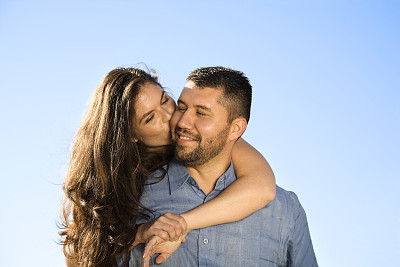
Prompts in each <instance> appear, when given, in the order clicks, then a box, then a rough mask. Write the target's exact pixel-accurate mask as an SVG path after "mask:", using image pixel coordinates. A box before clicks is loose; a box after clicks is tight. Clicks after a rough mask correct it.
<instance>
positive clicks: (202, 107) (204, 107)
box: [178, 99, 211, 112]
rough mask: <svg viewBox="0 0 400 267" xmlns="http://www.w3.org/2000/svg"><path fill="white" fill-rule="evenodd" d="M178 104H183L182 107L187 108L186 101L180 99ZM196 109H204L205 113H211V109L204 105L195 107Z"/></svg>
mask: <svg viewBox="0 0 400 267" xmlns="http://www.w3.org/2000/svg"><path fill="white" fill-rule="evenodd" d="M178 104H182V105H185V106H186V103H185V102H184V101H182V100H180V99H178ZM194 107H195V108H201V109H204V110H205V111H209V112H211V108H209V107H207V106H204V105H195V106H194Z"/></svg>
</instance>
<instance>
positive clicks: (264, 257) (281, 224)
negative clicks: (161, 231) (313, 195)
mask: <svg viewBox="0 0 400 267" xmlns="http://www.w3.org/2000/svg"><path fill="white" fill-rule="evenodd" d="M235 180H236V176H235V172H234V170H233V166H232V164H231V166H230V167H229V169H228V170H227V171H226V172H225V173H224V174H223V175H222V176H221V177H220V178H219V179H218V181H217V183H216V186H215V188H214V190H213V191H212V192H211V193H210V194H209V195H206V194H204V192H203V191H202V190H201V189H200V188H199V186H198V184H197V182H196V180H195V179H194V178H193V177H191V176H190V174H189V172H188V171H187V169H186V167H185V166H184V165H183V164H182V163H181V162H180V161H178V160H173V161H172V162H171V163H170V164H169V168H168V173H167V175H166V177H164V179H162V180H161V181H160V182H159V183H155V184H151V185H148V186H146V188H145V192H144V194H143V196H142V199H141V200H142V203H143V204H144V205H145V206H146V207H148V208H149V209H151V210H153V211H154V213H153V214H150V216H151V218H150V219H149V220H148V221H151V220H154V219H156V218H158V217H159V216H161V215H162V214H164V213H166V212H171V213H175V214H181V213H184V212H186V211H189V210H191V209H193V208H195V207H197V206H199V205H201V204H203V203H205V202H207V201H210V200H211V199H213V198H215V197H216V196H218V194H219V193H221V192H222V191H223V190H224V189H225V188H226V187H227V186H229V185H230V184H231V183H233V182H234V181H235ZM145 222H147V221H145V220H140V221H139V222H138V223H145ZM186 240H187V241H186V242H185V243H182V244H181V246H180V247H179V249H178V250H177V251H176V252H175V253H174V254H172V256H171V257H170V258H169V259H168V260H167V261H166V262H165V263H164V264H163V265H161V266H230V267H232V266H304V267H313V266H318V265H317V261H316V258H315V255H314V250H313V246H312V243H311V237H310V233H309V230H308V224H307V219H306V214H305V212H304V210H303V208H302V206H301V205H300V202H299V200H298V198H297V196H296V195H295V194H294V193H293V192H288V191H285V190H283V189H282V188H280V187H277V188H276V198H275V200H273V201H272V202H271V203H269V204H268V205H267V206H265V207H264V208H262V209H261V210H259V211H257V212H255V213H253V214H252V215H250V216H248V217H246V218H244V219H242V220H240V221H237V222H233V223H229V224H222V225H216V226H212V227H207V228H203V229H198V230H193V231H191V232H189V233H188V235H187V236H186ZM143 249H144V245H143V244H141V245H138V246H136V247H135V248H134V249H133V250H131V252H130V259H129V266H140V265H141V259H142V255H143ZM156 256H157V255H154V256H153V257H152V258H151V260H150V266H160V265H157V264H156V263H155V258H156Z"/></svg>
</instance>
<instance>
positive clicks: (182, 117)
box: [170, 81, 230, 166]
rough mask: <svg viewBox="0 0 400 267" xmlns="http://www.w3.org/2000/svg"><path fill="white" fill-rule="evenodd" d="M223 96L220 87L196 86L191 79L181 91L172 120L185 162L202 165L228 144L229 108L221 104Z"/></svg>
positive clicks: (178, 150)
mask: <svg viewBox="0 0 400 267" xmlns="http://www.w3.org/2000/svg"><path fill="white" fill-rule="evenodd" d="M220 95H221V91H220V90H217V89H214V88H210V87H204V88H197V87H196V86H195V85H194V83H193V82H192V81H188V82H187V83H186V85H185V88H183V90H182V93H181V96H180V97H179V100H178V107H177V109H176V111H175V113H174V114H173V116H172V118H171V121H170V123H171V132H172V141H173V142H174V144H175V153H176V156H177V158H178V159H179V160H181V161H182V162H184V163H185V164H186V165H189V166H200V165H203V164H204V163H206V162H208V161H209V160H211V159H213V158H214V157H215V156H217V155H218V154H219V153H220V152H221V151H222V150H223V149H224V147H225V145H226V143H227V137H228V133H229V128H230V125H229V124H228V111H227V110H226V109H225V108H224V107H223V106H222V105H221V104H220V103H218V101H217V100H218V98H219V97H220Z"/></svg>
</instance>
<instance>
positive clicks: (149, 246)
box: [142, 236, 162, 267]
mask: <svg viewBox="0 0 400 267" xmlns="http://www.w3.org/2000/svg"><path fill="white" fill-rule="evenodd" d="M161 241H162V239H161V238H160V237H158V236H153V237H151V238H150V239H149V240H148V241H147V243H146V246H145V248H144V252H143V259H142V266H144V267H148V266H149V261H150V257H151V256H153V254H154V253H153V248H154V247H155V246H156V245H157V244H159V243H160V242H161Z"/></svg>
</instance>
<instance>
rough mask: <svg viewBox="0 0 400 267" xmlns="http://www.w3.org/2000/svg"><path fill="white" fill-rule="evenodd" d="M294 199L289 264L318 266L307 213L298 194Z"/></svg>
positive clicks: (289, 240)
mask: <svg viewBox="0 0 400 267" xmlns="http://www.w3.org/2000/svg"><path fill="white" fill-rule="evenodd" d="M291 197H292V199H293V227H292V229H291V230H290V232H289V236H288V240H287V245H286V247H287V266H289V267H318V263H317V259H316V257H315V254H314V249H313V245H312V241H311V236H310V231H309V229H308V223H307V217H306V213H305V211H304V209H303V207H302V206H301V204H300V202H299V200H298V198H297V196H296V194H294V193H292V194H291Z"/></svg>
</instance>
